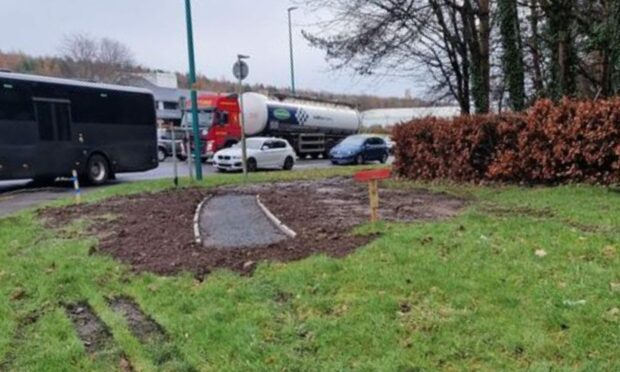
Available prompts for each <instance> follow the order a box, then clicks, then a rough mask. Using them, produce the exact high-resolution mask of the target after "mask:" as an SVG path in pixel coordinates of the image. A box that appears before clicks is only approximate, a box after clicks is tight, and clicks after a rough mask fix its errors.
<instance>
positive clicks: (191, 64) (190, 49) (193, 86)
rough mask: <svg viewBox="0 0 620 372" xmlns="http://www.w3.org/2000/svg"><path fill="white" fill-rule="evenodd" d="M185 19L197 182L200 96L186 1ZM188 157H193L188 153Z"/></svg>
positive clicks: (200, 167) (189, 11)
mask: <svg viewBox="0 0 620 372" xmlns="http://www.w3.org/2000/svg"><path fill="white" fill-rule="evenodd" d="M185 17H186V21H185V22H186V24H187V52H188V54H189V85H190V86H189V89H190V96H191V100H192V133H193V135H194V164H195V165H196V180H198V181H202V162H201V161H200V153H201V150H200V127H199V123H198V94H197V93H196V65H195V58H194V31H193V26H192V6H191V1H190V0H185ZM188 156H191V154H189V151H188Z"/></svg>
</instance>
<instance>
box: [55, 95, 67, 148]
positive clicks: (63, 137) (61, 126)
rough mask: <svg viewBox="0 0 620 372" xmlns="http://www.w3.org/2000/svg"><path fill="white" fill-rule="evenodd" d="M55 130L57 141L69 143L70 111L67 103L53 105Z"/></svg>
mask: <svg viewBox="0 0 620 372" xmlns="http://www.w3.org/2000/svg"><path fill="white" fill-rule="evenodd" d="M54 106H55V107H54V108H55V111H56V130H57V133H58V140H59V141H71V110H70V108H69V107H70V106H69V104H68V103H55V104H54Z"/></svg>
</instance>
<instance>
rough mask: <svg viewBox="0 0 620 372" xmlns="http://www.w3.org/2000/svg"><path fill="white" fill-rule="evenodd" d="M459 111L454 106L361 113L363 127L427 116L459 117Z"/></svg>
mask: <svg viewBox="0 0 620 372" xmlns="http://www.w3.org/2000/svg"><path fill="white" fill-rule="evenodd" d="M460 114H461V109H460V108H459V107H456V106H438V107H413V108H395V109H374V110H368V111H364V112H362V114H361V116H362V125H364V126H373V125H381V126H390V125H394V124H398V123H403V122H408V121H411V120H414V119H420V118H424V117H428V116H435V117H443V118H449V117H454V116H459V115H460Z"/></svg>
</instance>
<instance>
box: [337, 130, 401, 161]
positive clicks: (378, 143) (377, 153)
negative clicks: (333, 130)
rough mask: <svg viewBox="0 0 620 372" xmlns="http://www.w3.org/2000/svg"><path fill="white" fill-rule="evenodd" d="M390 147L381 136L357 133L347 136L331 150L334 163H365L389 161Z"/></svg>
mask: <svg viewBox="0 0 620 372" xmlns="http://www.w3.org/2000/svg"><path fill="white" fill-rule="evenodd" d="M389 156H390V154H389V149H388V146H387V144H386V143H385V140H384V139H383V138H381V137H380V136H375V135H365V134H357V135H354V136H349V137H347V138H345V139H344V140H343V141H342V142H340V143H339V144H338V145H336V146H334V148H332V149H331V151H330V152H329V159H330V160H331V162H332V163H333V164H364V163H365V162H367V161H379V162H381V163H385V162H387V160H388V158H389Z"/></svg>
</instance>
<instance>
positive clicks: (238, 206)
mask: <svg viewBox="0 0 620 372" xmlns="http://www.w3.org/2000/svg"><path fill="white" fill-rule="evenodd" d="M200 232H201V234H202V240H203V245H204V246H206V247H214V248H222V249H234V248H250V247H253V246H261V245H268V244H273V243H277V242H279V241H282V240H285V239H287V236H286V235H284V234H282V233H281V232H280V230H278V228H276V227H275V226H274V225H273V223H272V222H271V221H270V220H269V219H268V218H267V216H265V214H264V213H263V211H262V210H261V209H260V207H259V206H258V203H257V202H256V197H255V196H252V195H225V196H216V197H214V198H212V199H210V200H208V201H207V203H206V204H205V205H204V207H203V208H202V212H201V215H200Z"/></svg>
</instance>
